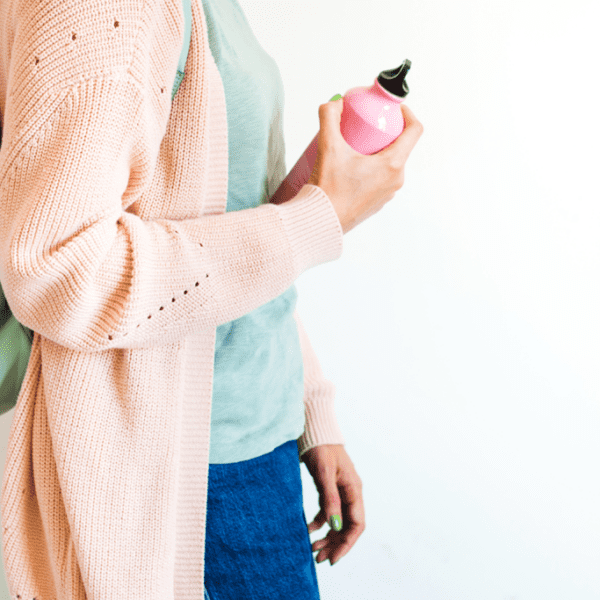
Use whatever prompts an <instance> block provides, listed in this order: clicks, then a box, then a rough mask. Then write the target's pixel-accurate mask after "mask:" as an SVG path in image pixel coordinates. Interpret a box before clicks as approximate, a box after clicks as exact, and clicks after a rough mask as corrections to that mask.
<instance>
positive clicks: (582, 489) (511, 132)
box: [239, 0, 600, 600]
mask: <svg viewBox="0 0 600 600" xmlns="http://www.w3.org/2000/svg"><path fill="white" fill-rule="evenodd" d="M239 1H240V4H241V5H242V7H243V8H244V10H245V12H246V15H247V17H248V20H249V21H250V23H251V25H252V27H253V29H254V31H255V33H256V35H257V37H258V39H259V40H260V41H261V43H262V45H263V46H264V48H265V49H266V50H267V52H269V54H271V56H273V58H274V59H275V60H276V61H277V63H278V65H279V67H280V70H281V73H282V77H283V80H284V86H285V135H286V147H287V166H288V169H289V168H291V167H292V166H293V165H294V163H295V162H296V160H297V158H298V157H299V156H300V154H301V153H302V152H303V151H304V149H305V148H306V146H307V145H308V143H309V142H310V140H312V138H313V136H314V135H315V133H316V132H317V131H318V128H319V120H318V105H319V104H320V103H322V102H326V101H327V100H329V98H331V96H333V95H334V94H335V93H342V94H343V93H345V92H346V91H347V90H348V89H350V88H352V87H355V86H358V85H371V84H372V82H373V80H374V78H375V77H376V76H377V75H378V74H379V72H380V71H382V70H384V69H390V68H394V67H397V66H398V65H400V64H401V63H402V62H403V61H404V59H406V58H409V59H410V60H411V61H412V69H411V71H410V73H409V76H408V78H407V81H408V83H409V86H410V90H411V91H410V94H409V95H408V97H407V100H406V103H407V104H408V105H409V106H410V107H411V108H412V110H413V111H414V112H415V114H416V115H417V117H418V118H419V119H420V120H421V121H422V123H423V124H424V126H425V133H424V135H423V137H422V138H421V140H420V142H419V143H418V145H417V147H416V149H415V150H414V152H413V153H412V155H411V158H410V159H409V162H408V164H407V169H406V183H405V186H404V187H403V189H402V190H401V191H400V192H398V194H397V195H396V198H395V199H394V200H392V202H391V203H389V204H388V205H387V206H386V207H385V208H384V209H383V210H382V211H381V212H380V213H378V214H376V215H375V216H374V217H372V218H370V219H369V220H368V221H366V222H365V223H363V224H361V225H360V226H359V227H357V228H356V229H354V230H353V231H351V232H350V233H349V234H347V235H346V236H345V238H344V251H343V256H342V258H341V259H340V260H338V261H335V262H332V263H328V264H326V265H321V266H319V267H317V268H314V269H311V270H310V271H308V272H306V273H304V274H303V275H302V276H301V277H300V278H299V279H298V282H297V286H298V290H299V301H298V306H299V310H300V313H301V316H302V318H303V320H304V323H305V326H306V329H307V331H308V333H309V336H310V338H311V341H312V343H313V346H314V348H315V350H316V352H317V353H318V355H319V358H320V360H321V364H322V366H323V368H324V370H325V373H326V375H327V377H328V378H330V379H331V380H332V381H333V382H334V383H335V384H336V387H337V403H336V407H337V414H338V418H339V421H340V423H341V426H342V429H343V431H344V434H345V436H346V438H347V446H346V449H347V451H348V453H349V454H350V456H351V458H352V460H353V462H354V464H355V465H356V468H357V471H358V472H359V475H360V476H361V478H362V480H363V483H364V494H365V507H366V514H367V529H366V531H365V533H364V534H363V535H362V537H361V538H360V539H359V541H358V542H357V544H356V545H355V547H354V548H353V549H352V550H351V551H350V553H349V554H347V555H346V556H345V557H344V558H343V559H342V560H341V561H340V562H339V563H337V564H336V565H335V566H334V567H330V565H329V562H325V563H321V564H319V565H317V573H318V576H319V581H320V585H321V592H322V598H323V600H334V599H335V600H342V599H343V600H354V599H356V600H358V599H361V600H363V599H364V600H372V599H374V598H381V599H384V598H385V599H406V600H452V599H457V600H599V599H600V569H598V566H599V565H600V519H599V516H598V507H599V506H600V470H599V467H598V459H599V458H600V442H599V440H600V435H599V433H600V410H599V402H598V400H599V398H600V378H599V377H598V374H599V372H600V368H599V364H600V342H599V339H600V335H599V334H600V318H599V315H600V310H599V308H600V235H599V234H600V193H599V187H600V186H599V175H600V168H599V166H598V165H599V164H600V151H599V143H598V140H599V138H600V117H599V109H598V98H599V94H598V92H599V91H600V84H599V83H598V82H599V72H600V64H599V63H600V41H599V40H600V36H599V35H598V30H599V26H600V5H599V4H598V2H597V1H594V2H591V1H584V0H574V1H573V2H570V3H569V5H568V6H567V4H566V3H564V2H561V3H558V2H556V1H548V0H544V1H541V0H535V1H534V0H505V1H503V2H481V1H479V0H458V1H455V2H443V1H442V0H437V1H433V0H404V1H402V2H400V1H397V0H393V1H392V0H388V1H386V0H369V1H366V0H356V1H350V0H293V1H291V0H290V1H288V0H285V1H284V0H275V1H274V0H239ZM302 473H303V483H304V486H305V491H304V494H305V507H306V513H307V518H308V519H309V522H310V520H312V518H313V517H314V515H315V514H316V513H317V511H318V496H317V493H316V490H315V489H314V485H313V484H312V479H311V478H310V475H309V473H308V471H307V470H306V469H305V468H304V467H303V468H302ZM326 531H327V527H326V526H325V527H323V528H322V530H321V531H318V532H315V533H314V534H312V535H311V539H312V540H313V541H315V540H317V539H321V538H322V537H323V536H324V535H325V533H326Z"/></svg>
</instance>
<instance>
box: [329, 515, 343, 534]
mask: <svg viewBox="0 0 600 600" xmlns="http://www.w3.org/2000/svg"><path fill="white" fill-rule="evenodd" d="M329 525H330V526H331V527H332V528H333V529H335V530H336V531H341V530H342V519H341V518H340V515H331V517H330V518H329Z"/></svg>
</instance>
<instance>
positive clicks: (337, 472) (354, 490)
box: [301, 444, 365, 565]
mask: <svg viewBox="0 0 600 600" xmlns="http://www.w3.org/2000/svg"><path fill="white" fill-rule="evenodd" d="M301 459H302V461H303V462H304V464H305V465H306V467H307V468H308V471H309V473H310V474H311V475H312V478H313V480H314V482H315V485H316V487H317V491H318V492H319V506H320V507H321V510H320V511H319V512H318V513H317V515H316V516H315V518H314V520H313V522H312V523H310V525H309V526H308V532H309V533H312V532H313V531H316V530H317V529H321V527H323V525H324V524H325V522H328V521H329V522H330V519H331V517H333V516H334V515H337V516H338V517H341V519H340V521H341V523H340V525H341V530H340V531H336V530H335V529H330V530H329V533H328V534H327V536H326V537H325V538H323V539H322V540H318V541H316V542H315V543H314V544H313V545H312V550H313V552H316V551H317V550H320V552H319V554H318V555H317V557H316V561H317V562H318V563H319V562H322V561H324V560H327V559H329V562H330V564H331V565H334V564H335V563H336V562H337V561H338V560H339V559H340V558H342V556H344V555H346V554H347V553H348V552H349V551H350V548H352V546H354V544H355V543H356V540H357V539H358V538H359V536H360V535H361V534H362V532H363V531H364V530H365V506H364V503H363V496H362V481H361V479H360V477H359V476H358V474H357V472H356V470H355V469H354V465H353V464H352V461H351V460H350V457H349V456H348V454H347V453H346V450H345V448H344V446H343V445H342V444H325V445H322V446H316V447H315V448H311V449H310V450H307V451H306V452H305V453H304V454H303V455H302V457H301ZM330 524H331V522H330Z"/></svg>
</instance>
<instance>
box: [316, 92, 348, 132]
mask: <svg viewBox="0 0 600 600" xmlns="http://www.w3.org/2000/svg"><path fill="white" fill-rule="evenodd" d="M343 110H344V99H343V98H342V96H341V95H340V94H337V95H335V96H334V97H333V98H332V99H331V100H330V101H329V102H327V103H326V104H322V105H321V106H320V107H319V120H320V121H321V134H322V135H323V136H324V137H325V139H329V140H331V139H332V137H333V138H334V139H335V137H337V136H340V137H342V133H341V131H340V124H341V122H342V112H343Z"/></svg>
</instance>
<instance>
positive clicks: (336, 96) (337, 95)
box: [329, 94, 342, 102]
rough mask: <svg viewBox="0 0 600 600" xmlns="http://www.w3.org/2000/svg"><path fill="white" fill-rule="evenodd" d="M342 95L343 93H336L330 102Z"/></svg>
mask: <svg viewBox="0 0 600 600" xmlns="http://www.w3.org/2000/svg"><path fill="white" fill-rule="evenodd" d="M341 97H342V95H341V94H336V95H335V96H334V97H333V98H332V99H331V100H330V101H329V102H332V101H333V100H339V99H340V98H341Z"/></svg>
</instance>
